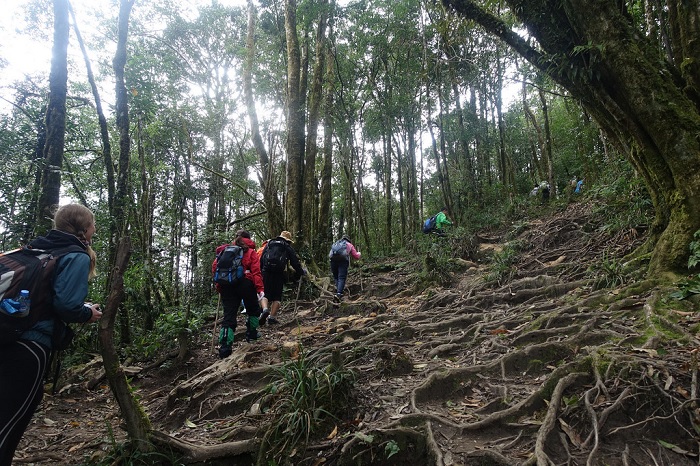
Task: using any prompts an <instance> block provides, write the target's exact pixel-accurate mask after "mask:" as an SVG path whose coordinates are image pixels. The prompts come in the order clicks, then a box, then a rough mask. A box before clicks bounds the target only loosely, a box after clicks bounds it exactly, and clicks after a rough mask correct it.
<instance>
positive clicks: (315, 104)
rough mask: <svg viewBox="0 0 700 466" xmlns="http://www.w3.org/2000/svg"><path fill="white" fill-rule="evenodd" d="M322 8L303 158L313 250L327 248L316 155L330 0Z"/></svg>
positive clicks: (307, 232)
mask: <svg viewBox="0 0 700 466" xmlns="http://www.w3.org/2000/svg"><path fill="white" fill-rule="evenodd" d="M319 8H321V13H320V17H319V20H318V30H317V32H316V61H315V63H314V69H313V76H312V78H311V79H312V81H311V95H310V96H309V121H308V124H307V128H308V129H307V135H306V160H305V162H304V191H303V192H304V202H303V211H304V212H305V215H304V218H306V219H307V222H306V223H305V225H306V230H305V231H304V237H305V238H306V240H307V242H308V243H309V245H310V246H311V250H312V251H316V252H317V253H320V251H321V249H323V250H325V246H326V245H325V244H323V243H319V242H318V239H319V236H318V224H317V223H316V221H317V219H318V215H317V212H318V208H317V202H316V200H317V199H318V197H317V195H316V192H317V190H318V188H317V183H316V180H317V177H316V156H317V154H318V143H317V137H318V125H319V119H320V114H321V103H322V100H323V78H324V76H325V73H326V62H325V58H326V23H327V17H328V0H321V2H320V3H319Z"/></svg>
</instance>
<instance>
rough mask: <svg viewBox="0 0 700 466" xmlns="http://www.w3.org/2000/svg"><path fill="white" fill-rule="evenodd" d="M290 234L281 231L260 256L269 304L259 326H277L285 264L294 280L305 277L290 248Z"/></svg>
mask: <svg viewBox="0 0 700 466" xmlns="http://www.w3.org/2000/svg"><path fill="white" fill-rule="evenodd" d="M292 243H294V241H293V240H292V234H291V233H290V232H288V231H283V232H282V233H280V235H279V236H278V237H277V238H274V239H271V240H269V241H268V242H267V245H266V246H265V250H264V251H263V254H262V256H260V268H261V270H262V277H263V283H264V284H265V296H267V299H268V302H269V303H270V310H269V312H267V310H264V311H263V313H262V314H261V315H260V325H265V322H268V323H270V324H277V323H278V322H279V321H278V320H277V313H278V312H279V310H280V306H281V305H282V291H283V289H284V284H285V282H286V281H287V264H288V263H289V264H291V265H292V268H294V270H295V271H296V278H297V279H299V278H301V277H303V276H304V275H306V270H304V268H303V267H302V266H301V262H299V256H297V253H296V251H294V248H292V246H291V245H292Z"/></svg>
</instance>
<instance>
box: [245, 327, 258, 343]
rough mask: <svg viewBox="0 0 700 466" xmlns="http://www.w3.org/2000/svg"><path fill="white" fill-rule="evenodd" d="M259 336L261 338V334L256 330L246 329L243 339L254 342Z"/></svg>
mask: <svg viewBox="0 0 700 466" xmlns="http://www.w3.org/2000/svg"><path fill="white" fill-rule="evenodd" d="M260 338H262V335H260V332H258V331H257V330H247V331H246V332H245V341H246V342H248V343H254V342H256V341H258V340H259V339H260Z"/></svg>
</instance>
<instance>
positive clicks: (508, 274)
mask: <svg viewBox="0 0 700 466" xmlns="http://www.w3.org/2000/svg"><path fill="white" fill-rule="evenodd" d="M521 250H522V243H521V242H520V241H509V242H507V243H506V244H505V245H504V246H503V249H502V250H501V251H498V252H496V253H494V255H493V258H492V259H491V263H490V266H489V269H488V272H487V273H486V276H485V277H484V280H485V281H486V282H487V283H491V284H498V285H501V284H503V283H504V282H506V281H508V280H510V279H511V278H512V277H513V276H514V275H515V272H516V270H515V268H514V267H513V265H514V264H515V263H516V262H517V261H518V256H519V254H520V251H521Z"/></svg>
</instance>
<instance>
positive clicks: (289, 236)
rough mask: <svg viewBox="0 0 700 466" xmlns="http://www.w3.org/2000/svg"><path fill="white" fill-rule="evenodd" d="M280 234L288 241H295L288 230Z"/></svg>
mask: <svg viewBox="0 0 700 466" xmlns="http://www.w3.org/2000/svg"><path fill="white" fill-rule="evenodd" d="M280 236H281V237H282V238H284V239H285V241H287V242H288V243H293V242H294V241H293V240H292V234H291V233H290V232H288V231H286V230H285V231H283V232H282V233H280Z"/></svg>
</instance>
